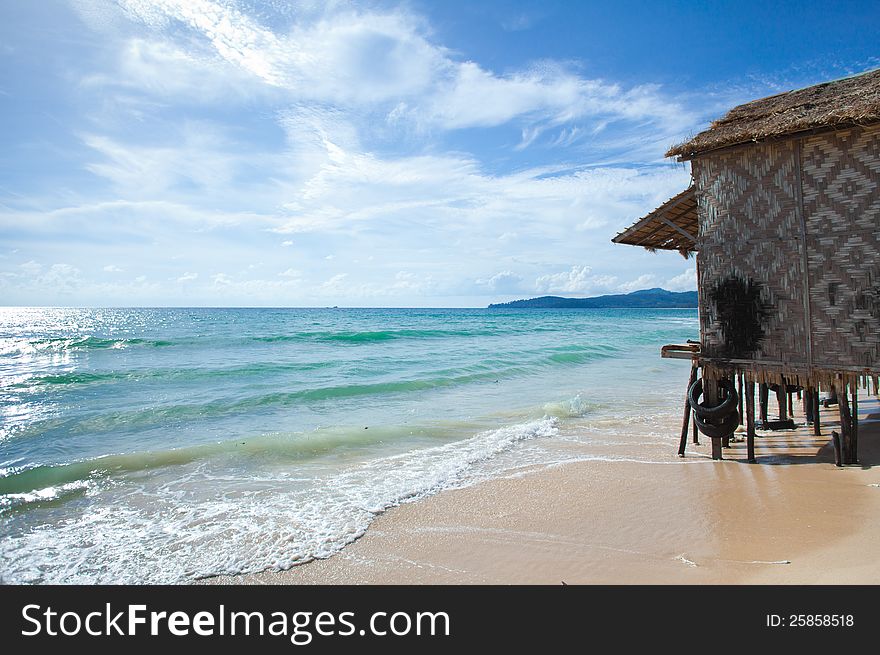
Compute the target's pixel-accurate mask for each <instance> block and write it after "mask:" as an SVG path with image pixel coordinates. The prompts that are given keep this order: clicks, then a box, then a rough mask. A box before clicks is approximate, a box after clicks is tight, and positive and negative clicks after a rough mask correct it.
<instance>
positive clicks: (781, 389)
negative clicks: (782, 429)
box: [776, 381, 788, 421]
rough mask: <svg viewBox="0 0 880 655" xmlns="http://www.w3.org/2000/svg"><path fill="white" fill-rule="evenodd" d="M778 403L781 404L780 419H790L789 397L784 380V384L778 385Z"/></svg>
mask: <svg viewBox="0 0 880 655" xmlns="http://www.w3.org/2000/svg"><path fill="white" fill-rule="evenodd" d="M776 404H777V405H778V406H779V420H780V421H785V420H786V419H788V399H787V398H786V393H785V383H784V381H783V384H780V385H778V386H777V387H776Z"/></svg>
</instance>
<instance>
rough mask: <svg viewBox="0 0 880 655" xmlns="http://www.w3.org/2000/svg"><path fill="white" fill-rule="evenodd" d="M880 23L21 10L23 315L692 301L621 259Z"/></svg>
mask: <svg viewBox="0 0 880 655" xmlns="http://www.w3.org/2000/svg"><path fill="white" fill-rule="evenodd" d="M878 26H880V3H878V2H873V1H870V2H869V1H865V2H846V1H841V2H836V3H833V4H831V3H827V2H810V1H808V0H801V1H799V2H769V1H767V0H763V1H761V2H751V1H747V0H740V1H737V2H696V1H693V0H692V1H689V2H678V1H666V2H632V1H627V0H617V1H614V2H588V1H580V2H574V1H571V0H569V1H566V2H561V1H554V0H540V1H534V2H533V1H524V0H497V1H489V0H482V1H481V0H471V1H467V2H466V1H458V0H446V1H443V2H440V1H439V0H433V1H428V0H411V1H409V2H400V3H398V2H391V1H384V2H349V1H338V2H337V1H333V0H329V1H324V2H312V1H309V0H302V1H292V0H291V1H289V2H288V1H282V0H39V1H27V0H0V152H2V155H0V305H59V306H274V307H278V306H307V307H314V306H334V305H337V306H360V307H388V306H400V307H483V306H486V305H487V304H488V303H491V302H503V301H507V300H512V299H516V298H526V297H532V296H538V295H547V294H553V295H563V296H574V297H578V296H593V295H599V294H605V293H625V292H630V291H633V290H638V289H645V288H652V287H663V288H666V289H670V290H674V291H684V290H690V289H693V288H695V275H694V264H693V260H685V259H683V258H682V257H681V256H680V255H678V254H677V253H668V252H661V253H656V254H652V253H648V252H646V251H645V250H643V249H641V248H634V247H630V246H622V245H615V244H612V243H611V241H610V240H611V238H612V237H613V236H614V235H615V234H616V233H617V232H619V231H620V230H621V229H623V228H625V227H627V226H629V225H630V224H632V223H633V222H634V221H635V220H636V219H638V218H639V217H641V216H643V215H644V214H646V213H647V212H649V211H650V210H651V209H653V208H655V207H656V206H658V205H659V204H661V203H662V202H663V201H665V200H666V199H667V198H669V197H671V196H672V195H674V194H675V193H677V192H679V191H681V190H682V189H684V188H685V187H686V186H687V185H688V183H689V180H690V170H689V167H688V165H687V164H685V163H678V162H675V161H670V160H666V159H664V157H663V154H664V153H665V152H666V150H667V149H668V148H669V147H671V146H672V145H674V144H676V143H679V142H681V141H684V140H686V139H687V138H688V137H689V136H691V135H693V134H696V133H697V132H699V131H700V130H702V129H705V128H706V127H707V126H708V124H709V123H710V122H711V121H712V120H714V119H716V118H719V117H720V116H722V115H723V114H724V113H725V112H726V111H727V110H728V109H730V108H731V107H733V106H735V105H737V104H740V103H743V102H747V101H749V100H753V99H756V98H760V97H764V96H767V95H770V94H774V93H779V92H782V91H786V90H789V89H793V88H800V87H804V86H808V85H811V84H815V83H818V82H822V81H825V80H829V79H835V78H839V77H842V76H845V75H851V74H855V73H858V72H862V71H865V70H871V69H874V68H877V67H880V48H878V46H877V44H878V43H880V38H878V37H880V28H878Z"/></svg>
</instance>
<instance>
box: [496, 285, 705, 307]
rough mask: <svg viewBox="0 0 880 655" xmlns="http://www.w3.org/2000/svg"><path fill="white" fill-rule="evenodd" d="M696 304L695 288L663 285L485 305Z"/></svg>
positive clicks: (648, 305) (597, 305) (685, 305)
mask: <svg viewBox="0 0 880 655" xmlns="http://www.w3.org/2000/svg"><path fill="white" fill-rule="evenodd" d="M696 306H697V292H696V291H682V292H675V291H667V290H666V289H644V290H642V291H633V292H632V293H620V294H616V295H610V296H595V297H593V298H560V297H559V296H541V297H540V298H530V299H528V300H513V301H511V302H504V303H497V304H492V305H489V309H583V308H592V309H611V308H624V307H643V308H650V307H657V308H670V309H673V308H692V307H693V308H695V307H696Z"/></svg>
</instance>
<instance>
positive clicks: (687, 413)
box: [678, 363, 697, 457]
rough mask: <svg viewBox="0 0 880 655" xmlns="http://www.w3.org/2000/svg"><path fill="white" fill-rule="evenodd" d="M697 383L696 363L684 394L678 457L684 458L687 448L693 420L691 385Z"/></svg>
mask: <svg viewBox="0 0 880 655" xmlns="http://www.w3.org/2000/svg"><path fill="white" fill-rule="evenodd" d="M696 381H697V366H696V363H694V364H692V365H691V377H690V379H689V380H688V386H687V389H686V390H685V392H684V417H683V420H682V424H681V439H680V440H679V442H678V456H679V457H684V450H685V448H686V447H687V438H688V428H689V427H690V425H689V424H690V420H691V404H690V402H689V401H688V391H690V388H691V385H692V384H693V383H694V382H696Z"/></svg>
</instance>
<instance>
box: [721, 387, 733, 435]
mask: <svg viewBox="0 0 880 655" xmlns="http://www.w3.org/2000/svg"><path fill="white" fill-rule="evenodd" d="M734 388H736V387H734ZM718 396H719V397H718V401H719V402H721V400H722V398H721V394H720V393H719V394H718ZM724 396H725V397H726V396H727V392H726V391H725V392H724ZM730 437H731V435H729V434H726V435H724V436H723V437H721V447H722V448H730Z"/></svg>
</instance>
